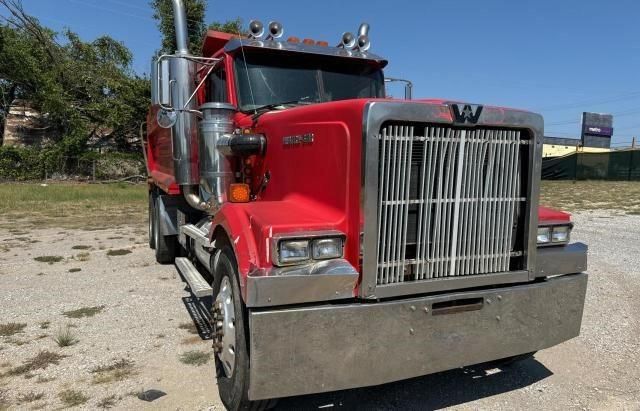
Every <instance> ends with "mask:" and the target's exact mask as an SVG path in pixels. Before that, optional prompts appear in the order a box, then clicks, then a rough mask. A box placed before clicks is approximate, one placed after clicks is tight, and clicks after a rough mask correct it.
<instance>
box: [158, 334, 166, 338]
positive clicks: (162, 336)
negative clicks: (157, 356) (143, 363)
mask: <svg viewBox="0 0 640 411" xmlns="http://www.w3.org/2000/svg"><path fill="white" fill-rule="evenodd" d="M156 337H157V338H164V337H165V335H164V334H158V335H156Z"/></svg>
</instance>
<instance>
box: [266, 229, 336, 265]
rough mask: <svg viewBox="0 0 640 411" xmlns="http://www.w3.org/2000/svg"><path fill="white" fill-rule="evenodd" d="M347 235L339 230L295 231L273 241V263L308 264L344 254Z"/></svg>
mask: <svg viewBox="0 0 640 411" xmlns="http://www.w3.org/2000/svg"><path fill="white" fill-rule="evenodd" d="M344 244H345V235H344V234H342V233H341V232H339V231H318V232H306V233H305V232H302V233H293V234H288V235H286V236H281V237H275V238H273V241H272V248H271V250H272V251H273V252H272V260H271V261H272V263H273V265H276V266H286V265H294V264H306V263H308V262H310V261H315V260H318V261H320V260H330V259H334V258H342V257H343V256H344Z"/></svg>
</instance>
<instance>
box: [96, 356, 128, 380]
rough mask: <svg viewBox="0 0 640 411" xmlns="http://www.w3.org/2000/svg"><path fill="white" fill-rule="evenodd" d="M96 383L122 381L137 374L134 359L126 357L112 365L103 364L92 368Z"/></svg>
mask: <svg viewBox="0 0 640 411" xmlns="http://www.w3.org/2000/svg"><path fill="white" fill-rule="evenodd" d="M91 372H92V373H93V374H94V376H93V383H94V384H107V383H112V382H115V381H122V380H124V379H126V378H128V377H130V376H132V375H133V374H135V369H134V363H133V361H130V360H127V359H125V358H123V359H121V360H119V361H116V362H115V363H113V364H110V365H102V366H99V367H96V368H94V369H93V370H91Z"/></svg>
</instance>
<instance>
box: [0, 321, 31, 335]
mask: <svg viewBox="0 0 640 411" xmlns="http://www.w3.org/2000/svg"><path fill="white" fill-rule="evenodd" d="M26 326H27V324H25V323H6V324H0V336H3V337H8V336H10V335H14V334H17V333H21V332H22V330H24V329H25V327H26Z"/></svg>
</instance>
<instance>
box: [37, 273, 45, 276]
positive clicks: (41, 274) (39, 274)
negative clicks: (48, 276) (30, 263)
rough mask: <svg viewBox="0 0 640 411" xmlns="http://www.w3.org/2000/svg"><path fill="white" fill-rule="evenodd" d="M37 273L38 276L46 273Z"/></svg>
mask: <svg viewBox="0 0 640 411" xmlns="http://www.w3.org/2000/svg"><path fill="white" fill-rule="evenodd" d="M36 275H37V276H43V275H44V273H38V274H36Z"/></svg>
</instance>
